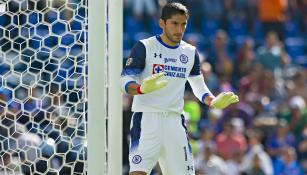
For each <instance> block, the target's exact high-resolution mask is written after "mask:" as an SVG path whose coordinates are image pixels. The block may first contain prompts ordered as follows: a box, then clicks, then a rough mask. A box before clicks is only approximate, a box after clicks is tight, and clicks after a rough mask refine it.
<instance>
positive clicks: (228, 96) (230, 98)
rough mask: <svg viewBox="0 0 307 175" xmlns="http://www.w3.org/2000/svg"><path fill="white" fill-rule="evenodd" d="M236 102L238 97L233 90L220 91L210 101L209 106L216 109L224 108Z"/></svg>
mask: <svg viewBox="0 0 307 175" xmlns="http://www.w3.org/2000/svg"><path fill="white" fill-rule="evenodd" d="M237 102H239V97H238V96H237V95H235V94H234V93H233V92H222V93H220V94H219V95H218V96H217V97H215V98H214V99H213V100H212V101H211V102H210V104H209V106H210V107H212V108H216V109H224V108H226V107H227V106H229V105H230V104H232V103H237Z"/></svg>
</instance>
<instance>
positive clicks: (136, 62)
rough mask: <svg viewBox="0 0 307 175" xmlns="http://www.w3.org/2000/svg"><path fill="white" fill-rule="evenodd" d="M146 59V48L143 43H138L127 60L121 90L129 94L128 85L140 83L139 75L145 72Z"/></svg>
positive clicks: (121, 79)
mask: <svg viewBox="0 0 307 175" xmlns="http://www.w3.org/2000/svg"><path fill="white" fill-rule="evenodd" d="M145 59H146V48H145V46H144V44H143V43H142V42H140V41H139V42H137V43H136V44H135V45H134V46H133V48H132V49H131V53H130V56H129V58H128V59H127V61H126V63H125V65H124V68H123V70H122V73H121V78H120V82H121V86H122V87H121V89H122V91H124V92H127V88H128V85H129V84H130V83H133V82H138V76H139V74H140V73H141V72H142V71H143V70H144V67H145Z"/></svg>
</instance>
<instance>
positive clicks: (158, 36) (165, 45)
mask: <svg viewBox="0 0 307 175" xmlns="http://www.w3.org/2000/svg"><path fill="white" fill-rule="evenodd" d="M156 38H157V40H158V41H159V42H160V43H161V44H162V45H163V46H164V47H167V48H169V49H177V48H178V47H179V46H180V43H178V44H177V45H176V46H170V45H167V44H166V43H164V42H163V41H162V39H161V36H160V35H156Z"/></svg>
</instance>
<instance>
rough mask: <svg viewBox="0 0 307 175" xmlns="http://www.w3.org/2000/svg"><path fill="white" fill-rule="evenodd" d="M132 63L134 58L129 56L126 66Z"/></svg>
mask: <svg viewBox="0 0 307 175" xmlns="http://www.w3.org/2000/svg"><path fill="white" fill-rule="evenodd" d="M131 63H132V58H128V59H127V61H126V66H130V65H131Z"/></svg>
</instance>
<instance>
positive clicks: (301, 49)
mask: <svg viewBox="0 0 307 175" xmlns="http://www.w3.org/2000/svg"><path fill="white" fill-rule="evenodd" d="M285 47H286V50H287V52H288V53H289V55H290V56H291V57H292V59H293V61H294V62H296V59H297V58H298V57H301V56H304V55H306V52H305V41H304V40H303V39H302V38H298V37H292V38H287V39H286V40H285Z"/></svg>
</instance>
